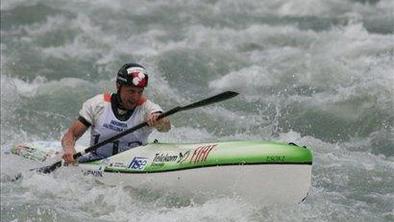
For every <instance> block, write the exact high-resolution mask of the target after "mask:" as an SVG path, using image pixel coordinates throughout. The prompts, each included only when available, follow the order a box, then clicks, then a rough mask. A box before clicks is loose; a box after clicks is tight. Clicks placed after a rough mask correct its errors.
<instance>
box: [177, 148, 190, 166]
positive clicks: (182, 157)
mask: <svg viewBox="0 0 394 222" xmlns="http://www.w3.org/2000/svg"><path fill="white" fill-rule="evenodd" d="M190 153H191V151H190V150H188V151H186V152H184V153H179V159H178V161H176V162H177V163H179V164H181V163H183V162H184V161H185V160H187V158H189V156H190Z"/></svg>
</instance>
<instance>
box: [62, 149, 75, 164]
mask: <svg viewBox="0 0 394 222" xmlns="http://www.w3.org/2000/svg"><path fill="white" fill-rule="evenodd" d="M74 153H75V149H74V147H66V148H64V153H63V159H64V161H65V164H66V165H69V164H71V165H73V164H74V163H75V159H74V157H73V155H74Z"/></svg>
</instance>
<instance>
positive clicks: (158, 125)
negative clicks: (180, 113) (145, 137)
mask: <svg viewBox="0 0 394 222" xmlns="http://www.w3.org/2000/svg"><path fill="white" fill-rule="evenodd" d="M160 114H161V112H155V113H151V114H149V115H148V117H147V119H146V122H147V123H148V126H150V127H153V128H155V129H157V131H159V132H168V131H169V130H170V129H171V122H170V119H168V118H167V117H164V118H161V119H159V120H157V117H158V116H159V115H160Z"/></svg>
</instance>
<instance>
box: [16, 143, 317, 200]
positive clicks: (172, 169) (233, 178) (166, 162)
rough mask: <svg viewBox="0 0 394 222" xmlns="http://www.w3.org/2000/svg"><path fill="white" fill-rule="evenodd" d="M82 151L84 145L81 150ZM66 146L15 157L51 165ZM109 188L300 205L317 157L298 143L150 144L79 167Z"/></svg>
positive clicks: (20, 149) (22, 151) (32, 148)
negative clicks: (47, 162)
mask: <svg viewBox="0 0 394 222" xmlns="http://www.w3.org/2000/svg"><path fill="white" fill-rule="evenodd" d="M76 149H77V152H78V151H82V150H83V149H84V147H76ZM60 151H61V146H60V143H57V142H56V143H54V142H45V141H38V142H33V143H26V144H20V145H17V146H14V147H12V149H11V153H13V154H16V155H19V156H22V157H24V158H27V159H32V160H36V161H41V162H43V161H46V160H47V159H50V158H53V157H54V156H56V155H57V154H58V153H59V152H60ZM78 167H79V168H81V169H82V171H83V172H84V174H85V175H93V176H95V177H96V178H97V179H98V180H99V181H101V182H103V183H104V184H110V185H119V184H122V185H128V186H131V187H134V188H137V189H138V188H143V189H148V190H149V191H151V192H166V191H174V192H176V193H177V194H178V195H192V196H194V197H200V198H204V197H205V198H209V197H213V196H217V197H237V198H240V199H242V200H245V201H249V202H253V203H256V204H264V205H266V204H272V203H290V204H291V203H299V202H301V201H302V200H304V199H305V197H306V196H307V193H308V191H309V188H310V186H311V171H312V153H311V151H310V150H309V149H308V148H306V147H302V146H298V145H296V144H294V143H289V144H286V143H278V142H265V141H230V142H214V143H158V142H154V143H149V144H148V145H145V146H140V147H136V148H133V149H130V150H127V151H125V152H122V153H119V154H117V155H114V156H111V157H109V158H106V159H102V160H97V161H92V162H87V163H79V164H78Z"/></svg>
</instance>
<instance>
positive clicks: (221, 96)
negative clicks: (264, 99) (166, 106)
mask: <svg viewBox="0 0 394 222" xmlns="http://www.w3.org/2000/svg"><path fill="white" fill-rule="evenodd" d="M238 94H239V93H237V92H233V91H226V92H223V93H220V94H218V95H216V96H212V97H209V98H207V99H203V100H201V101H198V102H195V103H192V104H190V105H187V106H183V107H181V109H182V110H188V109H194V108H197V107H200V106H206V105H209V104H212V103H217V102H220V101H223V100H227V99H230V98H233V97H235V96H237V95H238Z"/></svg>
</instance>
